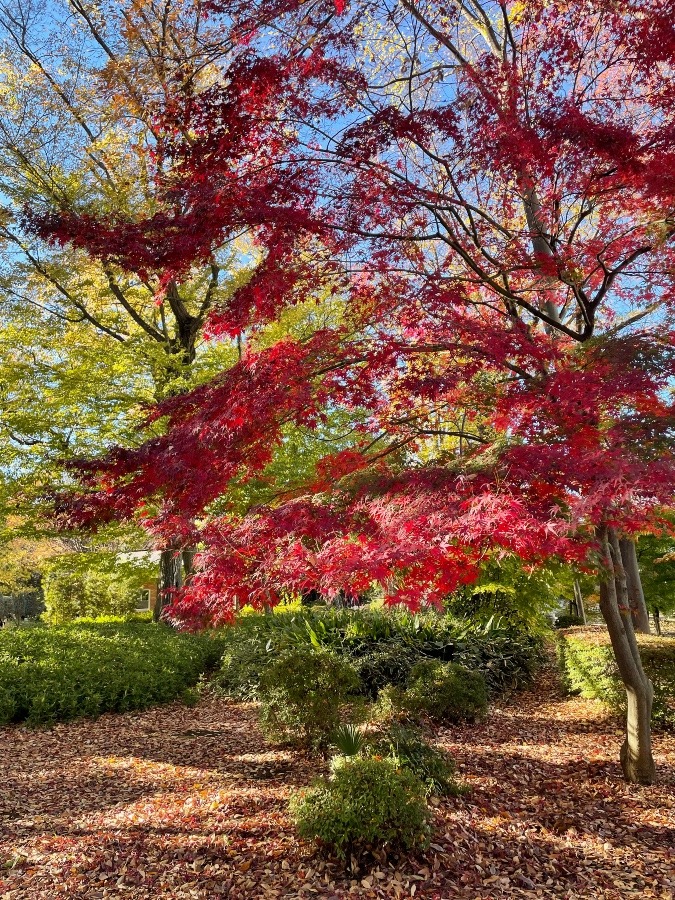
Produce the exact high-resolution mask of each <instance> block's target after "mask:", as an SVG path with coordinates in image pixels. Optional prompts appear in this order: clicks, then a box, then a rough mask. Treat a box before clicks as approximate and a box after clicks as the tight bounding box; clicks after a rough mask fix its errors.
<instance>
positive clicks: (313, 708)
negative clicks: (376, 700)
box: [260, 645, 360, 746]
mask: <svg viewBox="0 0 675 900" xmlns="http://www.w3.org/2000/svg"><path fill="white" fill-rule="evenodd" d="M359 688H360V682H359V678H358V675H357V674H356V672H355V671H354V669H353V668H352V667H351V666H350V664H349V663H348V662H347V661H346V660H345V659H342V658H341V657H339V656H337V655H336V654H334V653H330V652H328V651H326V650H316V649H314V648H313V647H311V646H308V645H305V646H298V647H295V648H294V649H292V650H288V651H286V652H284V653H282V655H281V656H280V657H279V658H278V659H277V660H276V661H275V662H274V663H272V665H270V666H269V667H268V668H267V669H266V670H265V672H264V673H263V675H262V678H261V680H260V699H261V702H262V708H261V716H260V720H261V725H262V728H263V731H264V732H265V733H266V734H267V735H268V737H270V738H271V739H272V740H279V739H280V740H284V741H288V742H289V743H296V744H301V745H304V746H320V745H325V743H326V741H327V739H328V736H329V734H330V733H331V732H332V731H334V729H335V728H337V726H338V725H339V724H340V713H341V710H342V709H343V708H344V707H345V706H346V705H347V704H348V703H349V702H350V700H351V699H352V698H353V697H354V695H356V694H357V692H358V690H359Z"/></svg>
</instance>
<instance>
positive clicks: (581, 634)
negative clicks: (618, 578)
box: [558, 628, 675, 730]
mask: <svg viewBox="0 0 675 900" xmlns="http://www.w3.org/2000/svg"><path fill="white" fill-rule="evenodd" d="M639 645H640V655H641V657H642V664H643V666H644V669H645V672H646V674H647V676H648V677H649V679H650V681H651V682H652V685H653V687H654V701H653V713H652V715H653V720H654V723H655V724H657V725H659V726H661V727H665V728H668V729H671V730H673V729H675V637H672V636H670V637H666V636H657V635H640V636H639ZM558 660H559V664H560V669H561V675H562V678H563V681H564V683H565V685H566V687H567V689H568V690H569V691H570V692H571V693H576V694H581V696H582V697H590V698H593V699H595V700H600V701H602V702H603V703H605V704H606V705H607V706H608V707H609V708H610V709H612V710H613V711H614V712H615V713H617V714H621V713H624V712H625V709H626V694H625V691H624V690H623V686H622V684H621V679H620V677H619V673H618V670H617V667H616V662H615V660H614V656H613V654H612V648H611V644H610V642H609V636H608V634H607V632H606V631H605V630H604V629H601V628H573V629H570V630H567V631H564V632H563V633H562V634H560V635H559V636H558Z"/></svg>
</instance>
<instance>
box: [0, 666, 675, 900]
mask: <svg viewBox="0 0 675 900" xmlns="http://www.w3.org/2000/svg"><path fill="white" fill-rule="evenodd" d="M437 740H438V743H439V745H441V746H443V747H445V748H447V749H448V750H449V751H450V752H451V753H452V754H453V756H454V757H455V759H456V761H457V764H458V767H459V772H460V774H461V777H462V779H463V781H464V783H465V784H466V785H467V786H468V787H469V788H470V791H469V793H467V794H466V795H465V796H463V797H460V798H443V799H441V800H438V801H434V805H435V808H434V832H433V835H432V839H431V840H432V843H431V845H430V847H429V848H428V849H427V850H425V851H423V852H418V853H416V854H412V855H411V854H405V855H397V854H394V853H392V852H390V853H388V854H387V853H385V852H382V853H379V854H374V855H373V856H371V857H370V858H369V860H368V861H367V862H364V861H362V862H361V863H360V864H357V863H356V861H352V865H351V867H349V868H345V867H344V865H342V864H340V863H338V862H337V861H336V860H332V859H330V858H326V857H325V856H323V855H322V854H321V853H319V852H317V850H316V849H315V848H314V847H313V846H311V845H309V844H306V843H303V842H300V841H299V840H298V839H297V838H296V837H295V834H294V831H293V826H292V823H291V822H290V820H289V817H288V815H287V812H286V804H287V800H288V797H289V795H290V793H291V792H292V791H293V790H296V789H297V788H299V787H301V786H303V785H305V784H307V783H308V782H309V781H310V780H311V778H312V777H313V776H314V775H316V774H318V773H319V772H320V771H321V770H322V769H323V764H322V761H321V760H318V759H316V758H312V757H311V756H309V755H306V754H302V753H298V752H297V751H289V750H287V749H279V748H274V747H270V746H269V745H267V744H266V743H265V741H264V739H263V738H262V735H261V734H260V732H259V730H258V727H257V712H256V708H255V706H254V705H252V704H233V703H224V702H222V701H220V700H216V699H215V698H206V699H204V700H203V701H202V702H201V703H200V704H199V705H198V706H197V707H196V708H188V707H185V706H181V705H179V704H172V705H169V706H164V707H159V708H156V709H152V710H148V711H145V712H142V713H130V714H125V715H105V716H103V717H101V718H100V719H98V720H96V721H89V720H83V721H79V722H75V723H70V724H63V725H57V726H55V727H53V728H50V729H44V730H31V729H28V728H25V727H23V726H13V727H7V728H3V729H0V745H1V746H2V755H3V760H4V766H3V769H4V771H3V783H2V789H1V790H0V825H1V827H2V836H1V838H0V863H1V864H2V868H1V869H0V897H2V898H3V900H19V898H21V900H24V898H25V900H52V898H58V897H68V898H91V900H99V898H100V900H104V898H117V897H119V898H128V900H140V898H148V900H149V898H153V900H154V898H217V897H231V898H275V897H279V898H288V900H293V898H311V897H325V898H342V897H363V898H377V897H387V898H407V897H418V898H428V900H443V898H448V900H449V898H456V897H463V898H486V900H488V898H500V897H508V898H512V897H513V898H521V897H522V898H526V897H527V898H539V897H542V898H549V897H551V898H552V897H555V898H567V900H573V898H594V900H595V898H606V900H623V898H629V897H643V898H669V900H672V898H673V897H675V736H674V735H672V734H664V733H657V734H655V740H654V743H655V753H656V758H657V765H658V767H659V776H660V782H659V784H658V785H656V786H654V787H639V786H635V785H628V784H626V783H625V782H624V781H623V780H622V777H621V772H620V768H619V764H618V750H619V745H620V743H621V740H622V736H621V729H620V723H619V722H617V721H616V720H615V719H612V718H607V717H606V714H605V713H604V712H603V709H602V707H601V706H600V705H599V704H597V703H594V702H593V701H587V700H582V699H578V698H572V699H569V698H564V697H562V696H561V695H560V693H559V688H558V687H557V683H556V681H555V678H554V676H553V674H552V673H544V674H542V675H541V676H540V677H539V680H538V683H537V685H536V686H535V687H534V688H533V689H532V690H531V691H529V692H526V693H522V694H519V695H517V696H514V697H512V698H511V699H510V700H508V701H502V702H501V703H499V704H497V705H496V706H495V707H493V708H492V710H491V713H490V715H489V717H488V719H487V721H486V722H484V723H483V724H480V725H472V726H457V727H452V728H448V729H442V730H440V731H438V733H437Z"/></svg>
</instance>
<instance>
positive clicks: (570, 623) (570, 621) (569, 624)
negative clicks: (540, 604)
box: [553, 613, 584, 628]
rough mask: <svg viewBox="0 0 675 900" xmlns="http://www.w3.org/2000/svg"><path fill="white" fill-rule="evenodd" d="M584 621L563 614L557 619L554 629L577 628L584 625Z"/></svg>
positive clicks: (577, 617)
mask: <svg viewBox="0 0 675 900" xmlns="http://www.w3.org/2000/svg"><path fill="white" fill-rule="evenodd" d="M583 624H584V620H583V619H582V618H581V617H580V616H573V615H571V614H569V615H568V614H567V613H561V614H560V615H559V616H556V617H555V622H554V623H553V627H554V628H575V627H577V626H579V625H583Z"/></svg>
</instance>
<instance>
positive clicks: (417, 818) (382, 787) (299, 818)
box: [290, 756, 429, 858]
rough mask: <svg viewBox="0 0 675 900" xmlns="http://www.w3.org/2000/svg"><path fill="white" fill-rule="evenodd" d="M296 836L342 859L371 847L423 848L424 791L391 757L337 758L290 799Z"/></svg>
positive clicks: (426, 815) (425, 828)
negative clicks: (324, 775)
mask: <svg viewBox="0 0 675 900" xmlns="http://www.w3.org/2000/svg"><path fill="white" fill-rule="evenodd" d="M290 810H291V815H292V816H293V818H294V820H295V823H296V825H297V828H298V833H299V835H300V837H303V838H308V839H310V840H315V841H318V842H319V843H321V844H322V845H324V846H325V847H327V848H329V849H331V850H333V851H335V852H336V853H337V854H338V856H340V857H342V858H344V857H345V856H346V855H347V853H350V852H357V853H358V852H360V851H363V850H365V849H367V848H370V847H375V846H382V845H384V844H387V845H396V846H401V847H405V848H411V847H415V846H417V845H424V844H425V843H426V840H427V835H428V830H429V826H428V815H429V814H428V809H427V805H426V801H425V788H424V785H423V784H422V782H421V781H420V779H419V778H418V777H417V776H416V775H414V774H413V773H412V772H411V771H410V770H408V769H405V768H402V767H401V766H400V765H399V764H398V762H397V761H396V760H394V759H378V758H375V757H361V756H352V757H347V758H345V757H337V758H336V759H335V760H334V761H333V770H332V774H331V777H330V778H320V779H317V781H315V782H314V784H313V786H312V787H311V788H309V789H307V790H305V791H301V792H300V793H299V794H296V795H295V797H293V798H292V800H291V805H290Z"/></svg>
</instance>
